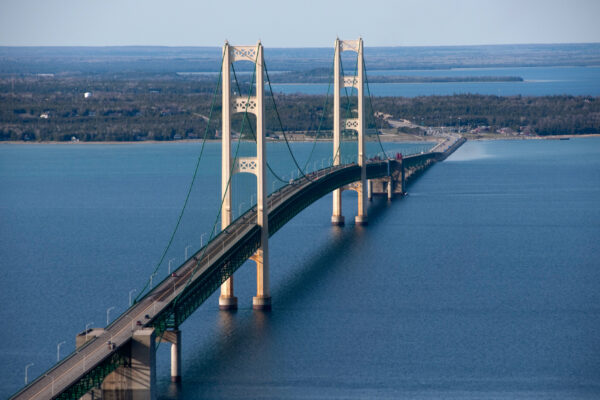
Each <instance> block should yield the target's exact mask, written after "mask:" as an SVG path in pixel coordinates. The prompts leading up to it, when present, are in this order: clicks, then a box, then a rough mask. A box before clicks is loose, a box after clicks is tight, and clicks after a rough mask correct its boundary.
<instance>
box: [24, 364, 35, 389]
mask: <svg viewBox="0 0 600 400" xmlns="http://www.w3.org/2000/svg"><path fill="white" fill-rule="evenodd" d="M34 365H35V364H34V363H29V364H27V365H26V366H25V384H26V385H27V382H28V381H29V379H27V370H28V369H29V367H31V366H34Z"/></svg>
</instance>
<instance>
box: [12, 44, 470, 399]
mask: <svg viewBox="0 0 600 400" xmlns="http://www.w3.org/2000/svg"><path fill="white" fill-rule="evenodd" d="M343 51H354V52H356V53H357V59H358V64H357V66H358V68H357V74H356V76H341V75H340V69H341V52H343ZM240 60H246V61H251V62H254V64H255V74H254V78H253V79H255V82H253V83H255V95H254V96H252V95H251V94H252V89H251V90H250V94H248V96H247V97H245V98H242V97H233V96H232V94H231V92H232V90H231V76H230V70H233V72H234V77H235V69H233V63H234V62H236V61H240ZM263 68H264V73H265V75H266V77H267V78H268V71H267V68H266V66H265V63H264V57H263V47H262V45H261V43H260V42H259V43H258V44H257V45H256V46H231V45H229V43H225V45H224V47H223V66H222V71H221V74H222V76H221V78H222V115H223V118H222V163H221V168H222V181H221V194H222V207H221V211H220V212H221V217H220V218H221V228H222V229H221V232H220V233H218V234H216V236H214V237H212V238H211V239H210V240H209V242H208V243H207V244H205V245H204V246H202V248H200V249H199V250H198V251H197V252H196V253H195V254H193V255H192V256H191V257H190V258H189V259H187V260H185V261H184V263H183V264H182V265H181V266H179V267H178V268H177V269H176V270H175V271H174V272H173V273H171V269H170V267H169V273H168V275H167V276H166V277H165V278H164V279H163V280H162V281H161V282H160V283H158V284H156V285H154V286H153V287H152V285H151V286H150V287H149V286H148V285H146V286H145V287H144V288H143V289H142V290H141V291H140V294H139V296H138V298H137V299H136V300H135V301H134V302H133V303H134V304H132V305H131V307H130V308H129V309H128V310H127V311H125V312H124V313H123V314H121V316H119V317H118V318H117V319H115V320H114V321H113V322H112V323H111V324H110V325H108V326H107V327H106V328H104V329H98V328H96V329H89V330H88V329H86V331H84V332H82V333H80V334H79V335H77V338H76V346H77V350H76V351H75V352H74V353H71V355H69V356H68V357H66V358H64V359H63V360H61V361H60V362H58V363H57V364H56V365H54V366H53V367H52V368H50V369H49V370H48V371H46V372H45V373H44V374H42V375H41V376H39V377H38V378H37V379H36V380H35V381H33V382H31V383H30V384H29V385H28V386H26V387H25V388H23V389H22V390H21V391H19V392H18V393H16V394H15V395H14V396H13V397H12V399H65V400H66V399H70V400H76V399H86V400H87V399H100V398H102V399H113V398H115V399H117V398H119V399H120V398H125V399H155V398H156V359H155V357H156V347H157V343H161V342H167V343H170V344H171V379H172V381H174V382H178V381H180V380H181V340H182V338H181V337H182V333H181V330H180V329H179V327H180V326H181V324H182V323H183V322H184V321H185V320H186V319H187V318H188V317H189V316H190V315H191V314H192V313H194V312H195V311H196V309H197V308H198V307H200V305H201V304H202V303H203V302H204V301H205V300H206V299H208V298H209V297H210V296H211V295H212V294H213V293H214V292H215V291H216V290H218V289H219V288H220V289H221V295H220V297H219V308H220V309H221V310H235V309H236V308H237V298H236V297H235V295H234V289H233V274H234V272H235V271H236V270H237V269H238V268H239V267H241V265H243V264H244V263H245V262H246V260H248V259H252V260H254V261H255V262H256V269H257V291H256V296H254V297H253V299H252V307H253V309H256V310H269V309H270V308H271V296H270V291H269V247H268V244H269V243H268V240H269V237H270V236H272V235H273V234H274V233H275V232H277V231H278V230H279V229H280V228H281V227H283V226H284V225H285V224H286V223H287V222H288V221H290V220H291V219H292V218H294V217H295V216H296V215H297V214H298V213H300V212H301V211H302V210H304V209H305V208H306V207H308V206H310V205H311V204H312V203H314V202H315V201H317V200H318V199H320V198H322V197H323V196H325V195H327V194H329V193H331V192H333V193H334V194H333V212H332V218H331V222H332V223H333V224H334V225H342V224H343V223H344V217H343V215H342V214H341V209H342V207H341V205H342V204H341V192H342V190H354V191H356V192H358V194H359V195H358V213H357V214H358V215H357V216H356V217H355V223H356V224H357V225H365V224H367V222H368V219H367V202H368V200H369V199H371V198H372V196H374V195H387V197H388V198H389V199H391V198H392V197H393V195H394V194H395V193H403V192H404V190H405V180H406V181H408V180H411V179H414V178H415V177H416V176H418V174H419V173H421V172H422V171H424V170H425V169H426V168H427V167H428V166H429V165H431V164H432V163H434V162H435V161H440V160H443V159H445V158H446V157H447V156H448V155H449V154H451V153H452V152H453V151H454V150H455V149H456V148H458V147H459V146H460V145H461V144H462V143H463V142H464V139H462V138H459V137H448V138H447V139H446V141H445V142H444V143H440V144H438V146H436V147H435V148H434V149H432V150H431V151H429V152H427V153H421V154H418V155H412V156H407V157H397V158H396V159H388V158H386V157H384V158H383V159H382V158H380V157H376V158H371V159H368V160H367V158H366V155H365V143H364V134H365V119H364V117H365V110H364V104H363V103H364V97H365V96H364V91H363V89H364V84H363V79H364V78H366V69H365V68H364V60H363V43H362V40H361V39H358V40H339V39H337V40H336V42H335V58H334V90H335V93H334V111H333V113H334V126H333V131H334V137H333V158H332V162H331V165H330V166H324V165H323V166H322V168H321V169H320V170H318V171H313V172H312V173H310V174H309V173H306V174H305V173H304V171H303V169H302V168H301V167H300V166H299V165H298V163H297V161H296V159H295V158H294V155H293V152H292V151H291V148H290V147H288V149H289V151H290V154H291V156H292V158H294V161H295V162H296V166H297V167H298V171H299V174H298V178H297V179H295V180H291V181H290V182H289V183H290V184H286V185H284V186H282V187H281V188H279V189H278V190H277V191H275V192H273V193H271V194H270V195H268V196H267V185H266V183H267V180H266V169H265V168H267V169H269V170H271V168H270V166H269V165H268V163H267V159H266V140H265V128H264V119H263V118H264V97H265V96H264V83H265V82H264V79H263ZM236 82H237V79H236ZM364 83H366V86H367V90H368V81H367V80H366V79H364ZM269 84H270V82H269ZM250 86H251V87H252V86H253V85H252V84H251V85H250ZM347 87H352V88H355V89H356V90H357V94H358V99H357V104H358V108H357V111H356V112H355V114H356V115H354V116H353V115H352V113H350V112H349V111H350V110H349V108H350V107H348V110H347V112H348V114H347V118H345V119H342V118H341V112H340V91H341V90H342V89H343V88H347ZM216 90H218V89H216ZM238 92H239V91H238ZM271 92H272V91H271ZM216 94H217V92H215V95H216ZM271 97H272V93H271ZM272 98H273V97H272ZM273 103H274V105H275V100H274V98H273ZM213 105H214V98H213ZM275 108H276V106H275ZM240 112H244V113H252V114H254V115H255V116H256V129H255V131H254V132H255V133H256V134H255V138H256V155H255V156H251V157H238V156H237V151H236V152H235V156H234V157H232V148H231V115H232V114H233V113H240ZM211 115H212V110H211ZM245 117H246V115H245ZM246 120H247V119H246V118H244V121H246ZM207 126H210V125H209V124H207ZM242 128H243V125H242ZM207 129H208V128H207ZM348 129H350V130H355V131H356V132H357V137H358V162H357V163H354V162H352V163H349V164H342V163H341V154H340V144H341V137H340V134H341V131H342V130H348ZM282 130H283V127H282ZM283 134H284V137H285V132H283ZM239 139H241V132H240V137H239ZM286 142H287V139H286ZM238 145H239V141H238ZM238 148H239V147H238ZM381 149H382V151H383V146H381ZM271 172H272V173H273V174H275V173H274V172H273V171H272V170H271ZM237 173H250V174H254V175H255V176H256V186H257V191H256V200H257V204H256V207H252V208H250V209H249V210H248V211H246V213H245V214H243V215H242V216H238V218H237V219H235V220H232V219H233V213H232V201H231V200H232V185H231V180H232V176H233V175H234V174H237ZM300 174H302V176H300ZM279 179H280V180H281V178H279ZM192 186H193V181H192V183H191V185H190V189H191V187H192ZM186 204H187V199H186ZM184 209H185V206H184ZM169 246H170V244H169V245H168V246H167V248H166V250H165V253H164V254H163V256H162V258H161V260H160V261H159V262H158V263H157V266H156V269H155V273H156V271H157V270H158V268H159V267H160V266H161V265H163V266H165V265H164V264H162V262H163V260H164V255H165V254H166V251H167V250H168V249H169ZM165 272H166V271H165Z"/></svg>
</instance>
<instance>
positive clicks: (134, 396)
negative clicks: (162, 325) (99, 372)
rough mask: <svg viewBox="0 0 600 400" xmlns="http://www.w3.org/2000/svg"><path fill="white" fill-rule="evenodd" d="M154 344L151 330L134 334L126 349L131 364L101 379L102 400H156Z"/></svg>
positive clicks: (142, 330) (153, 335) (154, 339)
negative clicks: (127, 349) (102, 380)
mask: <svg viewBox="0 0 600 400" xmlns="http://www.w3.org/2000/svg"><path fill="white" fill-rule="evenodd" d="M155 341H156V337H155V334H154V328H143V329H140V330H137V331H135V332H134V333H133V337H132V339H131V342H130V348H129V354H130V355H131V356H130V363H129V365H127V366H123V367H119V368H117V369H116V370H115V371H113V372H112V373H110V374H109V375H108V376H107V377H106V378H105V379H104V382H102V386H101V392H102V399H104V400H113V399H114V400H120V399H127V400H155V399H156V358H155V354H156V351H155ZM89 398H90V399H91V397H89ZM96 398H98V397H96Z"/></svg>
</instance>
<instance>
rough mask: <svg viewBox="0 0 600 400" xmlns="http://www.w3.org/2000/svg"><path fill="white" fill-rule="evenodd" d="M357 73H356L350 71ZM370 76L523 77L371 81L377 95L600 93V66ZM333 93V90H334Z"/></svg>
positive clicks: (288, 89)
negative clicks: (517, 79) (516, 78)
mask: <svg viewBox="0 0 600 400" xmlns="http://www.w3.org/2000/svg"><path fill="white" fill-rule="evenodd" d="M346 73H347V74H353V72H348V71H347V72H346ZM368 75H369V76H376V75H401V76H419V77H421V76H430V77H460V76H520V77H521V78H523V81H522V82H447V83H438V82H434V83H371V84H370V85H369V86H370V90H371V93H372V94H373V95H374V96H404V97H416V96H429V95H453V94H464V93H475V94H488V95H497V96H515V95H522V96H547V95H563V94H567V95H575V96H579V95H582V96H600V66H598V67H513V68H459V69H439V70H386V71H379V70H370V71H368ZM327 86H328V85H327V84H274V85H273V90H274V91H276V92H282V93H305V94H326V93H327ZM330 93H331V92H330Z"/></svg>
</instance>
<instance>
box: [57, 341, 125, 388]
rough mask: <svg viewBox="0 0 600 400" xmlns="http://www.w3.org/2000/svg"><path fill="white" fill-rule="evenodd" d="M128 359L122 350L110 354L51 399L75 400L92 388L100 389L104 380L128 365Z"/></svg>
mask: <svg viewBox="0 0 600 400" xmlns="http://www.w3.org/2000/svg"><path fill="white" fill-rule="evenodd" d="M128 363H129V359H128V357H127V356H126V355H124V354H123V352H122V350H121V349H120V350H119V351H116V352H114V353H112V354H111V355H110V356H109V357H107V358H106V359H105V360H104V361H102V363H100V364H98V365H97V366H96V367H95V368H94V369H92V370H91V371H89V372H88V373H87V374H85V375H84V376H82V377H81V378H80V379H79V380H78V381H77V382H75V383H74V384H73V385H71V386H70V387H68V388H67V389H66V390H65V391H63V392H62V393H60V394H58V395H57V396H55V397H53V399H57V400H77V399H79V398H81V397H82V396H83V395H85V394H86V393H87V392H89V391H90V390H91V389H92V388H95V387H100V385H101V384H102V382H103V381H104V378H106V377H107V376H108V374H110V373H111V372H113V371H114V370H116V369H117V368H119V367H121V366H124V365H128Z"/></svg>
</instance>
